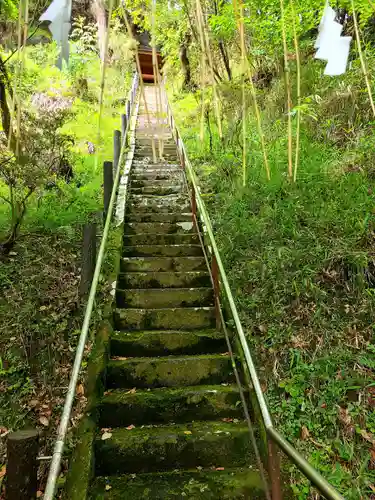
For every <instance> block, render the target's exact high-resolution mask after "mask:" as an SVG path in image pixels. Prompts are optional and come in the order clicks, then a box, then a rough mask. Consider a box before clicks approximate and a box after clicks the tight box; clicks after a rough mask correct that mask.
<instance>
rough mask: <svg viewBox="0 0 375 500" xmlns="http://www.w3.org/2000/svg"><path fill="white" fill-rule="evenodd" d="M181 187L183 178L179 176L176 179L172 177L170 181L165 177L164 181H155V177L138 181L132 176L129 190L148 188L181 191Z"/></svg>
mask: <svg viewBox="0 0 375 500" xmlns="http://www.w3.org/2000/svg"><path fill="white" fill-rule="evenodd" d="M183 186H184V184H183V178H182V176H181V175H180V176H179V177H178V178H175V176H174V177H173V178H172V179H170V178H169V177H167V178H166V179H156V178H155V177H151V178H146V179H139V178H137V177H133V176H132V177H131V181H130V187H131V189H135V188H149V187H154V188H162V189H165V188H175V187H179V188H180V191H181V189H182V188H183Z"/></svg>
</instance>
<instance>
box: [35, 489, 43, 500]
mask: <svg viewBox="0 0 375 500" xmlns="http://www.w3.org/2000/svg"><path fill="white" fill-rule="evenodd" d="M42 496H43V491H40V490H38V491H37V492H36V498H40V497H42Z"/></svg>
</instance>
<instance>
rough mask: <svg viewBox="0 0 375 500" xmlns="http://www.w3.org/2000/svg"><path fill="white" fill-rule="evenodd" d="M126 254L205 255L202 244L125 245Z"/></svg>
mask: <svg viewBox="0 0 375 500" xmlns="http://www.w3.org/2000/svg"><path fill="white" fill-rule="evenodd" d="M122 254H123V255H124V256H133V257H135V256H137V257H149V256H154V257H156V256H159V255H160V256H164V257H187V256H191V257H193V256H200V255H203V250H202V247H201V246H200V245H134V246H127V247H123V249H122Z"/></svg>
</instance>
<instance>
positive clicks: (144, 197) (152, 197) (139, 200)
mask: <svg viewBox="0 0 375 500" xmlns="http://www.w3.org/2000/svg"><path fill="white" fill-rule="evenodd" d="M187 199H188V193H187V192H181V193H171V194H168V195H162V196H159V195H157V194H137V193H131V192H130V194H129V198H128V200H129V204H133V205H147V204H150V203H152V202H157V203H160V204H163V205H168V204H173V205H178V204H179V203H184V202H185V201H186V200H187ZM177 211H178V210H177Z"/></svg>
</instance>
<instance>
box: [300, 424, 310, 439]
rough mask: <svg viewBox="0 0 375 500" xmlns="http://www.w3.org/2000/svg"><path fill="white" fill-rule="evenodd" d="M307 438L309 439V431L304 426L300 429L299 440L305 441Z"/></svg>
mask: <svg viewBox="0 0 375 500" xmlns="http://www.w3.org/2000/svg"><path fill="white" fill-rule="evenodd" d="M309 437H310V432H309V429H308V428H307V427H306V426H305V425H303V426H302V428H301V439H302V440H303V441H305V440H306V439H308V438H309Z"/></svg>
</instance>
